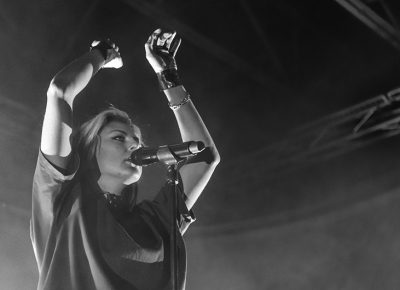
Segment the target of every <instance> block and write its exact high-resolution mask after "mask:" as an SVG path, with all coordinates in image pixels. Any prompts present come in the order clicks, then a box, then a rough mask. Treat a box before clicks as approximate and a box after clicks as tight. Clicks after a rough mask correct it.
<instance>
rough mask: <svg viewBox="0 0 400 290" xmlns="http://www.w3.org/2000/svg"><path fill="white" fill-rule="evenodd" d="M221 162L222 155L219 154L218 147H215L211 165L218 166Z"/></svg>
mask: <svg viewBox="0 0 400 290" xmlns="http://www.w3.org/2000/svg"><path fill="white" fill-rule="evenodd" d="M220 162H221V155H219V152H218V150H217V148H215V147H214V148H213V150H212V158H211V165H212V166H214V167H216V166H217V165H218V164H219V163H220Z"/></svg>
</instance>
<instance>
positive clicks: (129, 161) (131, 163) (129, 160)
mask: <svg viewBox="0 0 400 290" xmlns="http://www.w3.org/2000/svg"><path fill="white" fill-rule="evenodd" d="M124 163H126V164H129V165H130V166H132V167H136V164H135V163H133V162H132V160H131V159H129V158H128V159H125V160H124Z"/></svg>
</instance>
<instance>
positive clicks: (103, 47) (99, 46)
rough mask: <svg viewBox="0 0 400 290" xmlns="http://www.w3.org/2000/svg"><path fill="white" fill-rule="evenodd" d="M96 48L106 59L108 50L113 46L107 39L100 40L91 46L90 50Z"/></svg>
mask: <svg viewBox="0 0 400 290" xmlns="http://www.w3.org/2000/svg"><path fill="white" fill-rule="evenodd" d="M94 49H97V50H98V51H99V52H100V53H101V55H102V56H103V58H104V60H105V61H106V60H107V58H108V50H109V49H113V47H112V46H111V45H109V44H108V43H107V42H106V41H100V42H99V43H98V44H96V45H93V46H92V45H91V46H90V51H92V50H94Z"/></svg>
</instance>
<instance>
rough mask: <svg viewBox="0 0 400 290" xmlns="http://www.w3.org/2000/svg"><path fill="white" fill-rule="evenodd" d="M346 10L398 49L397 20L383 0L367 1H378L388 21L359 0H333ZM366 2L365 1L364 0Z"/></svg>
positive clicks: (399, 37) (399, 48) (398, 33)
mask: <svg viewBox="0 0 400 290" xmlns="http://www.w3.org/2000/svg"><path fill="white" fill-rule="evenodd" d="M335 1H336V2H337V3H339V4H340V5H341V6H343V7H344V8H345V9H346V10H347V11H349V12H350V13H351V14H353V15H354V16H355V17H356V18H358V19H359V20H360V21H361V22H363V23H364V24H365V25H367V26H368V27H369V28H371V29H372V30H373V31H375V32H376V33H377V34H378V35H379V36H381V37H382V38H384V39H385V40H387V41H388V42H389V43H390V44H391V45H393V46H394V47H395V48H396V49H398V50H400V32H399V30H398V29H397V27H396V26H397V21H396V19H395V17H394V16H393V14H392V13H391V11H390V9H389V7H388V6H387V5H386V3H385V2H384V1H383V0H380V1H369V2H379V3H380V4H381V6H382V8H383V10H384V11H385V14H386V15H387V18H389V21H387V20H385V19H384V18H383V17H381V16H380V15H379V14H378V13H376V12H375V11H374V10H373V9H372V8H370V6H368V5H367V4H366V3H364V2H363V1H361V0H335ZM365 2H366V1H365Z"/></svg>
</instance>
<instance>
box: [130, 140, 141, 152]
mask: <svg viewBox="0 0 400 290" xmlns="http://www.w3.org/2000/svg"><path fill="white" fill-rule="evenodd" d="M138 148H139V142H138V141H136V140H133V142H132V143H131V144H130V145H129V151H135V150H136V149H138Z"/></svg>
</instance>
